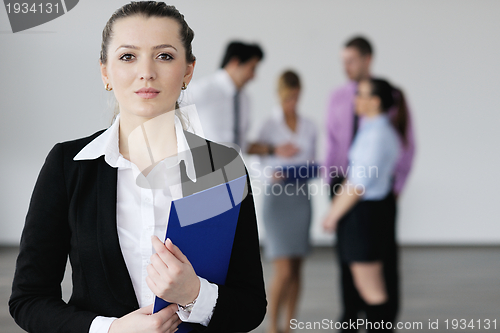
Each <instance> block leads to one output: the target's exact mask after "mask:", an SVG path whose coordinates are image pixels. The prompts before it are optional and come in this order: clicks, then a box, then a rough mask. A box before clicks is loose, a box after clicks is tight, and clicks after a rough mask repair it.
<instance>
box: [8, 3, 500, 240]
mask: <svg viewBox="0 0 500 333" xmlns="http://www.w3.org/2000/svg"><path fill="white" fill-rule="evenodd" d="M124 3H126V1H118V0H116V1H109V0H108V1H97V0H85V1H80V3H79V4H78V5H77V6H76V7H75V8H74V9H73V10H72V11H70V12H68V13H67V14H65V15H64V16H62V17H60V18H57V19H56V20H54V21H51V22H48V23H46V24H44V25H42V26H39V27H35V28H32V29H30V30H28V31H26V32H21V33H16V34H12V33H11V30H10V26H9V24H8V20H7V15H6V12H5V10H4V9H0V47H1V51H0V78H1V80H0V110H1V115H2V121H1V122H0V138H1V139H0V147H1V148H0V149H1V150H0V151H1V163H0V177H1V178H0V179H1V184H2V186H1V189H0V212H1V213H0V214H1V215H0V244H16V243H17V242H18V240H19V237H20V233H21V230H22V227H23V223H24V217H25V214H26V210H27V207H28V204H29V198H30V195H31V191H32V189H33V185H34V182H35V180H36V177H37V175H38V172H39V170H40V167H41V165H42V163H43V161H44V158H45V156H46V155H47V153H48V151H49V150H50V148H51V147H52V146H53V145H54V144H55V143H56V142H60V141H65V140H70V139H75V138H78V137H82V136H86V135H89V134H91V133H93V132H95V131H97V130H99V129H101V128H103V127H106V126H107V125H109V121H110V119H111V112H112V111H111V108H110V107H109V106H108V102H109V100H110V98H109V97H110V96H111V95H110V93H107V92H106V91H105V90H104V89H103V85H102V82H101V79H100V75H99V70H98V57H99V49H100V42H101V40H100V38H101V32H102V28H103V27H104V25H105V23H106V21H107V19H108V18H109V16H110V15H111V14H112V12H113V11H114V10H115V9H116V8H118V7H119V6H121V5H122V4H124ZM306 3H307V5H306ZM172 4H174V5H176V6H177V7H178V8H179V10H180V11H181V12H182V13H183V14H185V16H186V19H187V21H188V23H189V24H190V25H191V27H192V28H193V29H194V31H195V33H196V37H195V41H194V44H193V47H194V52H195V55H196V56H197V58H198V61H197V65H196V71H195V77H198V78H199V77H202V76H205V75H208V74H210V73H212V72H213V71H214V70H215V69H216V68H217V67H218V65H219V62H220V60H221V56H222V52H223V49H224V46H225V44H226V43H227V42H228V41H229V40H230V39H232V38H241V39H244V40H247V41H256V42H259V43H261V44H262V46H263V47H264V49H265V52H266V58H265V61H264V62H263V63H262V65H261V66H260V68H259V69H258V76H257V78H256V80H255V81H254V82H253V83H251V84H250V86H249V90H250V93H251V95H252V96H253V124H254V125H255V126H258V124H259V123H260V122H261V121H262V120H263V119H264V118H265V117H266V116H267V115H268V114H269V111H270V110H271V108H272V106H273V105H274V103H276V99H275V93H274V92H275V82H276V78H277V76H278V74H279V73H280V72H281V71H282V70H283V69H285V68H289V67H291V68H294V69H296V70H297V71H298V72H299V73H300V74H301V76H302V78H303V83H304V89H303V96H302V101H301V106H300V111H301V112H302V113H303V114H304V115H308V116H309V117H310V118H312V119H313V120H314V121H315V122H316V124H317V125H318V128H319V130H320V140H319V143H318V151H319V152H320V158H322V157H323V153H322V152H323V149H324V140H323V139H324V124H323V121H324V116H325V115H324V113H325V106H326V102H327V97H328V94H329V93H330V91H331V90H332V89H333V88H335V87H336V86H339V85H340V84H342V83H343V82H344V81H345V78H344V75H343V72H342V67H341V63H340V59H339V51H340V49H341V45H342V43H344V42H345V40H346V39H347V38H349V37H350V36H352V35H353V34H355V33H363V34H365V35H366V36H368V37H369V38H370V39H371V40H372V41H373V43H374V45H375V52H376V55H375V63H374V73H375V74H377V75H383V76H385V77H387V78H389V79H390V80H392V81H393V82H394V83H396V84H398V85H400V86H402V87H403V88H404V89H405V91H406V93H407V97H408V100H409V103H410V105H411V108H412V111H413V118H414V123H415V128H416V135H417V155H416V158H415V163H414V169H413V172H412V174H411V176H410V178H409V180H408V184H407V187H406V190H405V192H404V194H403V195H402V197H401V199H400V205H399V209H400V214H399V232H398V237H399V239H400V241H401V242H402V243H405V244H484V243H487V244H500V224H499V223H498V222H499V220H500V219H499V215H500V204H499V202H498V198H499V197H498V195H497V193H496V190H497V188H499V186H500V177H499V175H498V171H497V170H496V169H497V167H498V165H499V163H500V154H499V153H498V148H497V145H498V143H499V134H498V132H497V127H498V126H499V124H500V110H499V109H500V107H499V103H500V101H499V100H498V97H497V96H499V92H498V90H499V88H500V84H499V81H498V76H499V74H500V65H499V61H498V59H500V46H499V44H498V32H499V31H500V20H498V13H500V2H498V1H495V0H491V1H486V0H481V1H464V0H455V1H435V0H433V1H423V0H412V1H404V2H403V1H397V0H385V1H384V0H379V1H376V2H375V1H373V2H372V1H349V2H347V1H327V0H322V1H320V0H316V1H307V2H304V1H288V0H279V1H277V0H274V1H260V0H259V1H257V0H254V1H245V2H242V1H222V0H211V1H194V0H182V1H180V0H177V1H172ZM327 201H328V200H327V198H326V197H316V198H314V207H315V214H314V229H313V237H314V239H315V241H316V242H317V243H322V242H323V243H324V242H330V238H329V237H327V236H325V235H323V234H322V233H321V230H320V228H319V224H318V223H319V221H320V219H321V217H322V216H323V214H324V212H325V209H326V207H327Z"/></svg>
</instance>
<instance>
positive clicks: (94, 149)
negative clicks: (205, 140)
mask: <svg viewBox="0 0 500 333" xmlns="http://www.w3.org/2000/svg"><path fill="white" fill-rule="evenodd" d="M119 124H120V114H118V115H117V116H116V119H115V120H114V122H113V124H112V125H111V126H110V127H109V128H108V129H107V130H105V131H104V132H103V133H102V134H100V135H99V136H98V137H97V138H95V139H94V140H92V141H91V142H90V143H89V144H87V145H86V146H85V147H83V149H82V150H80V152H79V153H78V154H76V156H75V157H74V158H73V160H74V161H81V160H94V159H97V158H99V157H100V156H103V155H104V160H105V161H106V163H108V164H109V165H110V166H111V167H113V168H118V167H123V166H129V165H130V164H129V163H130V161H128V160H126V159H125V158H123V156H122V155H121V154H120V150H119V146H118V140H119V128H120V127H119ZM174 125H175V134H176V136H177V152H178V153H177V156H178V161H179V162H180V161H181V160H184V163H185V164H186V173H187V175H188V177H189V178H190V179H191V180H192V181H196V172H195V168H194V162H193V154H192V153H191V149H190V148H189V144H188V142H187V140H186V136H185V135H184V129H183V128H182V123H181V121H180V119H179V118H178V117H177V115H175V120H174Z"/></svg>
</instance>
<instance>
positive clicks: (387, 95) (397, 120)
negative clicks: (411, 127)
mask: <svg viewBox="0 0 500 333" xmlns="http://www.w3.org/2000/svg"><path fill="white" fill-rule="evenodd" d="M368 81H369V82H370V85H371V89H372V93H371V94H372V96H377V97H379V98H380V102H381V109H382V111H383V112H388V111H389V109H390V108H391V107H393V106H395V107H396V108H397V112H396V115H395V116H394V117H393V118H392V125H393V126H394V127H395V128H396V130H397V131H398V133H399V135H401V138H402V140H403V144H404V145H406V144H407V142H408V139H407V137H406V128H407V124H408V109H407V107H406V100H405V97H404V94H403V91H402V90H401V89H399V88H396V87H394V86H392V85H391V84H390V83H389V82H387V81H386V80H382V79H374V78H371V79H370V80H368Z"/></svg>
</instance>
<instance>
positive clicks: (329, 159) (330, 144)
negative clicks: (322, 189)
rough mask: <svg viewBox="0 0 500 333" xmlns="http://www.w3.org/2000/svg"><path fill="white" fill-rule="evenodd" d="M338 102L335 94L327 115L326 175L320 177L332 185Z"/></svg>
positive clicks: (336, 148) (336, 140) (329, 104)
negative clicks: (331, 176)
mask: <svg viewBox="0 0 500 333" xmlns="http://www.w3.org/2000/svg"><path fill="white" fill-rule="evenodd" d="M336 103H337V101H336V98H335V94H332V96H331V97H330V101H329V103H328V108H327V111H326V112H327V114H326V124H325V126H326V151H325V159H324V162H323V165H324V166H325V171H324V172H325V173H324V174H322V175H320V176H321V177H322V178H323V179H324V180H325V182H327V183H330V180H331V179H330V177H329V170H330V168H331V167H332V166H333V165H334V163H335V152H336V151H337V150H338V144H337V142H338V138H337V131H336V130H335V105H336Z"/></svg>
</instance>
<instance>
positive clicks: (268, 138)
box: [259, 106, 316, 167]
mask: <svg viewBox="0 0 500 333" xmlns="http://www.w3.org/2000/svg"><path fill="white" fill-rule="evenodd" d="M272 112H273V113H272V115H271V116H270V117H269V118H268V119H267V120H266V121H265V122H264V123H263V125H262V127H261V129H260V131H259V142H260V143H266V144H271V145H273V146H275V147H276V146H280V145H283V144H286V143H292V144H294V145H295V146H296V147H297V148H298V152H297V154H295V155H293V156H291V157H281V156H277V155H264V156H261V160H262V164H263V166H272V167H277V166H290V165H301V164H305V163H311V164H312V163H313V161H314V160H315V158H316V125H315V124H314V123H313V122H312V121H311V120H309V119H308V118H305V117H303V116H302V115H300V114H297V125H296V129H295V131H292V130H291V129H290V127H288V125H287V123H286V120H285V116H284V113H283V109H282V108H281V106H276V107H275V108H274V109H273V111H272Z"/></svg>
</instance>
